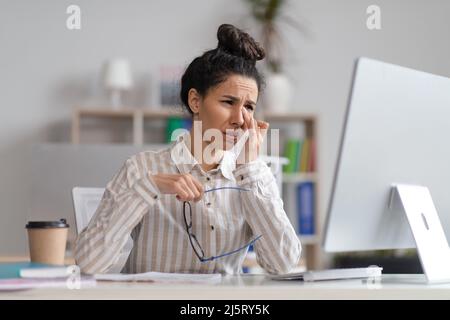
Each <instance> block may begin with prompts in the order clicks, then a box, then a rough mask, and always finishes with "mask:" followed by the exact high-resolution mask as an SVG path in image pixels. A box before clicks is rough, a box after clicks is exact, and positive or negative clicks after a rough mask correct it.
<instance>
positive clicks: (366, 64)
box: [323, 58, 450, 271]
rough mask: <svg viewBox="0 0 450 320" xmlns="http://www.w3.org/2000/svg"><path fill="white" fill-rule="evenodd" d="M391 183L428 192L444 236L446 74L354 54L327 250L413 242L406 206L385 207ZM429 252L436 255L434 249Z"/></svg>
mask: <svg viewBox="0 0 450 320" xmlns="http://www.w3.org/2000/svg"><path fill="white" fill-rule="evenodd" d="M396 183H400V184H408V185H421V186H425V187H427V188H428V189H429V192H430V194H431V197H432V199H433V201H434V204H435V207H436V211H437V213H438V215H439V218H440V221H441V225H442V227H443V229H444V233H445V234H446V236H447V239H449V236H450V79H449V78H445V77H442V76H437V75H433V74H429V73H425V72H421V71H416V70H412V69H409V68H405V67H401V66H397V65H393V64H388V63H384V62H380V61H375V60H371V59H368V58H359V59H358V60H357V62H356V66H355V71H354V75H353V85H352V90H351V92H350V97H349V102H348V109H347V113H346V118H345V124H344V131H343V135H342V140H341V145H340V151H339V156H338V161H337V165H336V171H335V176H334V183H333V188H332V194H331V197H330V203H329V207H328V216H327V220H326V226H325V232H324V239H323V247H324V250H325V251H327V252H343V251H364V250H379V249H399V248H414V247H416V242H415V240H417V239H415V238H413V234H412V231H411V226H410V224H409V223H410V221H409V220H408V219H407V218H406V214H405V212H404V208H403V207H402V206H398V205H397V206H396V207H395V208H392V207H391V208H390V207H389V203H390V199H391V195H392V190H393V189H392V185H393V184H396ZM413 198H414V197H413ZM413 200H414V199H413ZM423 218H425V217H423ZM424 221H425V220H424ZM419 227H420V226H419ZM441 230H442V229H441ZM419 231H420V230H419ZM444 238H445V237H444ZM430 246H431V248H433V246H434V245H433V244H430ZM446 248H447V249H448V245H446ZM431 250H432V249H431ZM448 254H449V256H450V250H449V253H448ZM430 256H432V257H436V252H430ZM446 263H447V262H446ZM435 264H436V263H435ZM422 265H423V263H422ZM425 271H426V270H425Z"/></svg>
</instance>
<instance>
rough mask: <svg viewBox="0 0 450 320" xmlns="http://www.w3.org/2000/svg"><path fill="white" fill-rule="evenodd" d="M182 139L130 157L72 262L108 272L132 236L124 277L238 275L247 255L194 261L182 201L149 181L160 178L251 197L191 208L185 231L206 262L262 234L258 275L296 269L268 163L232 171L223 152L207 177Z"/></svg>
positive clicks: (221, 198)
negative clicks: (189, 180)
mask: <svg viewBox="0 0 450 320" xmlns="http://www.w3.org/2000/svg"><path fill="white" fill-rule="evenodd" d="M186 139H189V135H188V134H186V135H184V136H180V137H179V138H178V140H177V141H176V142H174V143H172V145H170V146H169V147H167V148H165V149H163V150H160V151H145V152H141V153H139V154H137V155H134V156H132V157H130V158H129V159H128V160H127V161H126V162H125V164H124V166H123V167H122V168H121V169H120V171H119V172H118V173H117V174H116V175H115V176H114V177H113V179H112V180H111V181H110V182H109V183H108V185H107V187H106V189H105V193H104V195H103V198H102V200H101V202H100V205H99V207H98V208H97V210H96V212H95V214H94V216H93V218H92V220H91V221H90V223H89V225H88V226H87V227H86V228H85V229H84V230H83V232H81V234H80V235H79V237H78V238H77V241H76V244H75V259H76V262H77V264H78V265H79V266H80V268H81V270H82V271H83V272H85V273H104V272H108V271H109V270H111V268H112V267H113V266H114V265H115V264H116V263H117V261H118V260H119V256H120V254H121V253H122V251H123V250H124V246H125V244H126V242H127V239H128V238H129V236H130V235H131V237H132V239H133V249H132V251H131V253H130V255H129V257H128V260H127V262H126V264H125V267H124V268H123V270H122V272H125V273H140V272H148V271H159V272H182V273H229V274H237V273H240V272H241V269H242V263H243V261H244V258H245V255H246V253H247V249H248V248H247V249H244V250H240V251H239V252H237V253H234V254H232V255H229V256H225V257H221V258H218V259H215V260H213V261H208V262H201V261H200V259H198V257H197V256H196V255H195V253H194V250H193V249H192V246H191V244H190V241H189V235H188V233H187V231H186V226H185V221H184V217H183V202H182V201H179V200H177V199H176V198H175V195H174V194H161V193H160V191H159V189H158V187H157V186H156V185H155V184H154V182H153V181H152V177H151V175H154V174H158V173H166V174H180V173H181V174H186V173H190V174H191V175H193V176H194V177H195V178H197V179H198V180H199V181H200V182H201V183H202V184H203V186H204V189H205V190H208V189H213V188H218V187H239V188H245V189H248V190H249V191H240V190H233V189H222V190H216V191H211V192H207V193H205V194H204V196H203V198H202V200H200V201H198V202H191V207H192V220H193V227H192V230H191V232H192V233H194V234H195V235H196V237H197V239H198V241H199V243H200V244H201V246H202V248H203V250H204V252H205V256H207V257H210V256H218V255H220V254H223V253H226V252H230V251H233V250H235V249H238V248H240V247H242V246H244V245H245V244H247V243H249V242H250V241H251V240H252V239H254V238H255V237H257V236H259V235H261V238H259V239H258V240H257V241H256V242H255V243H254V244H253V247H254V250H255V252H256V257H257V261H258V263H259V265H260V266H261V267H262V268H264V269H265V270H266V271H267V272H269V273H286V272H288V271H289V270H290V269H292V268H293V267H295V266H296V265H297V263H298V261H299V259H300V254H301V244H300V241H299V239H298V237H297V235H296V233H295V231H294V228H293V227H292V225H291V223H290V221H289V219H288V218H287V216H286V213H285V212H284V209H283V201H282V199H281V198H280V194H279V190H278V186H277V183H276V180H275V177H274V176H273V174H272V172H271V170H270V168H269V167H268V166H267V164H266V163H265V162H263V161H261V160H256V161H253V162H250V163H247V164H242V165H238V166H236V163H235V159H234V158H233V157H232V156H231V153H229V152H225V153H224V156H223V157H222V159H221V161H220V163H219V166H218V167H217V168H215V169H212V170H210V171H208V172H205V171H204V170H203V169H202V168H201V166H200V165H199V164H198V162H197V161H196V160H195V158H194V157H193V156H192V154H191V152H190V151H189V148H188V146H187V144H186V143H185V142H184V141H185V140H186Z"/></svg>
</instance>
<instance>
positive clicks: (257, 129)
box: [238, 108, 269, 164]
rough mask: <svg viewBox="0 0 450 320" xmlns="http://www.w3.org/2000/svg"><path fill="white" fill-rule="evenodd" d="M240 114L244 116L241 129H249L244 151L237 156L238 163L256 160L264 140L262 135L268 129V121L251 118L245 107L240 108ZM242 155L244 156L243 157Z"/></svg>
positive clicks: (264, 134) (251, 115)
mask: <svg viewBox="0 0 450 320" xmlns="http://www.w3.org/2000/svg"><path fill="white" fill-rule="evenodd" d="M242 114H243V116H244V125H243V126H242V129H243V130H244V131H247V130H248V131H249V136H248V139H247V142H246V143H245V146H244V150H243V151H245V152H244V153H242V152H241V154H240V155H239V157H238V164H243V163H248V162H251V161H254V160H256V158H257V157H258V154H259V148H260V146H261V144H262V143H263V141H264V137H265V136H266V134H267V130H268V129H269V123H268V122H265V121H257V120H256V119H254V118H253V114H251V113H250V112H248V111H247V109H245V108H243V109H242ZM243 157H244V158H243Z"/></svg>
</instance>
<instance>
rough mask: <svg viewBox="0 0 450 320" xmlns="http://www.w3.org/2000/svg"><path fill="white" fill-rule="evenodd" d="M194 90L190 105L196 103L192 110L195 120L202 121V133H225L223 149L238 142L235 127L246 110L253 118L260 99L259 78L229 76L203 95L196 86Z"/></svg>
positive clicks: (241, 119)
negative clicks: (257, 82)
mask: <svg viewBox="0 0 450 320" xmlns="http://www.w3.org/2000/svg"><path fill="white" fill-rule="evenodd" d="M191 90H194V92H190V95H189V97H190V98H191V96H192V98H193V99H192V100H191V99H190V101H189V102H190V106H191V108H192V106H193V105H194V106H197V108H196V109H194V110H193V111H194V113H195V111H197V117H196V118H195V120H200V121H201V122H202V133H203V134H204V133H205V131H206V130H208V129H218V130H219V131H220V132H221V133H222V139H223V146H224V149H225V150H228V149H230V148H231V147H232V146H233V145H234V143H236V139H237V133H238V131H236V130H237V129H240V128H241V127H242V125H243V124H244V117H243V115H242V112H243V109H244V108H245V109H246V110H247V111H248V112H249V114H250V116H251V117H253V113H254V111H255V108H256V102H257V99H258V86H257V84H256V81H255V80H254V79H252V78H247V77H245V76H241V75H230V76H228V77H227V79H226V80H225V81H223V82H221V83H220V84H218V85H217V86H215V87H213V88H210V89H209V90H208V91H207V93H206V94H205V96H204V97H201V96H199V95H198V94H196V91H195V89H191ZM195 96H197V99H195ZM227 133H228V134H227ZM233 133H234V134H233ZM241 133H242V132H241Z"/></svg>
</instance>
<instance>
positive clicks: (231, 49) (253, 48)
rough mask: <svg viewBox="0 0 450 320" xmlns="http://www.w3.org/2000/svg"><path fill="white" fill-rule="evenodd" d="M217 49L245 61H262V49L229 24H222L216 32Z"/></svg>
mask: <svg viewBox="0 0 450 320" xmlns="http://www.w3.org/2000/svg"><path fill="white" fill-rule="evenodd" d="M217 39H218V40H219V44H218V45H217V48H218V49H222V50H224V51H226V52H228V53H229V54H232V55H235V56H238V57H242V58H244V59H246V60H253V61H255V62H256V61H257V60H262V59H264V57H265V55H266V54H265V52H264V49H263V48H262V47H261V46H260V45H259V43H258V42H256V41H255V40H254V39H253V38H252V37H251V36H250V35H249V34H248V33H246V32H244V31H242V30H240V29H238V28H236V27H235V26H233V25H231V24H222V25H221V26H220V27H219V29H218V30H217Z"/></svg>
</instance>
